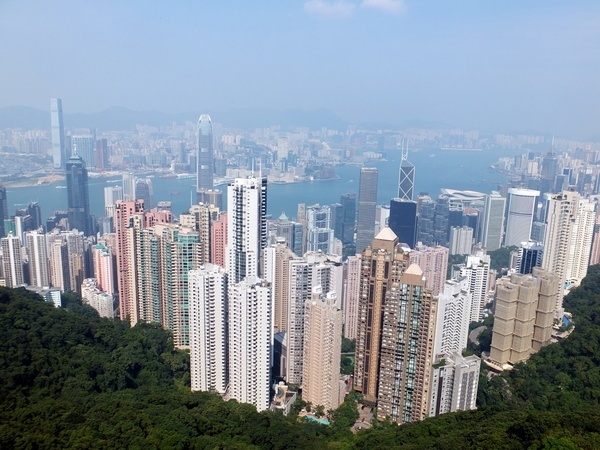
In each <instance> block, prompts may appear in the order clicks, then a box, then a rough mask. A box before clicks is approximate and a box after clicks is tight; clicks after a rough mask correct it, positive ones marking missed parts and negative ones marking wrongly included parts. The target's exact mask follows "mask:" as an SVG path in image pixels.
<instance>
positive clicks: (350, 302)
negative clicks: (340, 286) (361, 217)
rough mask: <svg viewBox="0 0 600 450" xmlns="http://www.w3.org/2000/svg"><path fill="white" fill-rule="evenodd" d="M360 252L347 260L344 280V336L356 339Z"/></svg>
mask: <svg viewBox="0 0 600 450" xmlns="http://www.w3.org/2000/svg"><path fill="white" fill-rule="evenodd" d="M360 261H361V255H360V253H359V254H358V255H356V256H349V257H348V259H347V260H346V274H345V275H346V277H345V280H344V336H345V337H346V338H348V339H356V332H357V328H358V305H359V299H360Z"/></svg>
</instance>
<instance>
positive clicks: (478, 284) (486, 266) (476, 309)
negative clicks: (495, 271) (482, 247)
mask: <svg viewBox="0 0 600 450" xmlns="http://www.w3.org/2000/svg"><path fill="white" fill-rule="evenodd" d="M490 261H491V259H490V256H489V255H483V254H479V255H469V256H467V262H466V264H465V265H464V266H463V267H461V269H460V276H461V277H466V278H467V282H468V286H469V292H470V293H471V295H472V298H473V307H472V309H471V319H470V322H479V321H480V320H481V318H482V313H483V308H484V307H485V305H486V303H487V299H488V297H487V295H488V286H489V278H490Z"/></svg>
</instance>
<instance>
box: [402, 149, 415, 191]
mask: <svg viewBox="0 0 600 450" xmlns="http://www.w3.org/2000/svg"><path fill="white" fill-rule="evenodd" d="M414 188H415V166H413V165H412V164H411V163H410V162H409V161H408V148H406V149H402V161H401V162H400V173H399V176H398V198H401V199H402V200H410V201H412V199H413V195H414Z"/></svg>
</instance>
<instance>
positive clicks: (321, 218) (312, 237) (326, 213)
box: [306, 205, 333, 254]
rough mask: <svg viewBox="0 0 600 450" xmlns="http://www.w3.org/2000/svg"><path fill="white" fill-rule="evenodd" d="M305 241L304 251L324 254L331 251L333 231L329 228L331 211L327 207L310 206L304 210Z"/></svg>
mask: <svg viewBox="0 0 600 450" xmlns="http://www.w3.org/2000/svg"><path fill="white" fill-rule="evenodd" d="M306 225H307V230H306V231H307V239H306V250H307V251H309V252H317V251H322V252H323V253H325V254H330V253H332V250H333V229H332V228H331V209H330V208H329V206H321V205H312V206H309V207H308V208H306Z"/></svg>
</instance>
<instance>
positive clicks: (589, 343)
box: [0, 266, 600, 449]
mask: <svg viewBox="0 0 600 450" xmlns="http://www.w3.org/2000/svg"><path fill="white" fill-rule="evenodd" d="M565 308H566V309H567V310H569V311H571V312H572V313H573V317H574V320H575V322H576V329H575V331H574V332H573V333H572V334H571V336H570V337H569V338H568V339H567V340H565V341H562V342H560V343H558V344H556V345H552V346H550V347H547V348H545V349H543V350H542V351H540V352H539V353H538V354H536V355H534V356H533V357H532V358H531V359H530V360H529V362H528V363H527V364H526V365H519V366H517V367H516V368H515V369H514V370H513V371H511V372H508V373H506V374H503V375H502V376H499V377H498V376H496V377H491V378H490V379H489V380H488V378H487V377H486V376H485V375H483V376H482V379H481V382H480V394H479V404H480V405H479V410H477V411H471V412H464V413H458V414H447V415H444V416H441V417H438V418H434V419H429V420H425V421H423V422H420V423H415V424H409V425H403V426H400V427H399V426H396V425H392V424H386V423H379V424H376V425H375V426H374V428H372V429H370V430H366V431H362V432H359V433H358V434H356V435H353V434H352V433H350V431H349V427H348V426H349V425H350V424H351V422H352V419H351V418H352V411H348V410H347V408H348V405H345V408H346V410H344V409H342V410H341V411H340V412H339V413H338V414H337V416H338V417H339V420H337V422H335V423H334V425H333V426H331V427H324V426H321V425H319V424H316V423H302V422H299V421H297V420H296V419H295V418H293V417H284V416H282V415H281V414H276V413H269V412H264V413H260V414H259V413H257V412H256V411H255V409H254V408H253V407H251V406H249V405H243V404H238V403H237V402H234V401H231V402H224V401H223V400H222V399H221V398H220V397H218V396H216V395H213V394H209V393H191V392H190V391H189V387H188V385H189V373H188V357H187V355H186V354H185V353H183V352H178V351H175V350H174V349H173V346H172V343H171V342H170V340H169V335H168V333H166V332H165V331H163V330H161V329H160V328H158V327H156V326H153V325H141V326H136V327H134V328H129V327H128V326H127V325H126V324H124V323H123V322H118V321H111V320H107V319H100V318H99V317H97V315H96V314H95V312H94V311H93V310H91V309H90V308H87V307H85V306H81V305H78V304H77V302H76V301H71V302H70V303H69V306H68V307H67V308H66V309H55V308H54V307H53V306H52V305H51V304H48V303H44V302H43V301H41V299H40V298H39V297H37V296H36V295H35V294H32V293H30V292H28V291H26V290H23V289H18V290H11V289H6V288H0V380H1V383H0V399H1V400H0V448H3V449H4V448H31V449H34V448H85V449H88V448H103V449H105V448H193V449H217V448H227V449H242V448H269V449H293V448H307V449H318V448H330V449H353V448H357V449H393V448H407V449H420V448H437V449H457V448H458V449H460V448H464V449H467V448H469V449H470V448H481V449H484V448H485V449H494V448H500V449H574V448H587V449H594V448H599V446H600V408H598V402H599V400H600V266H594V267H591V268H590V271H589V274H588V277H587V278H586V279H585V280H584V282H583V284H582V286H581V287H580V288H579V289H577V290H576V291H575V292H574V293H572V294H570V295H569V296H568V297H567V298H566V299H565Z"/></svg>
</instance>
